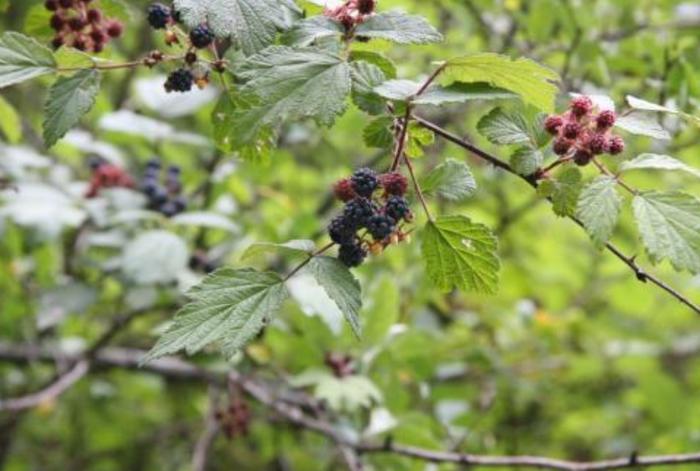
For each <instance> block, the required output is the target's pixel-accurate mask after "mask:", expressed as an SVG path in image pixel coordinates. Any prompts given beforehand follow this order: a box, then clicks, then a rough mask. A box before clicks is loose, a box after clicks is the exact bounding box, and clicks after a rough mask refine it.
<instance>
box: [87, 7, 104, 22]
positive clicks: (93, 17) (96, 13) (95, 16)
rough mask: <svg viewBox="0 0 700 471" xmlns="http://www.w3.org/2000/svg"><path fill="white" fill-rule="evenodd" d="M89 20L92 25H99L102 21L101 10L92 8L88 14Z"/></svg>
mask: <svg viewBox="0 0 700 471" xmlns="http://www.w3.org/2000/svg"><path fill="white" fill-rule="evenodd" d="M87 19H88V21H89V22H90V23H99V21H100V20H101V19H102V13H101V12H100V10H97V9H95V8H91V9H90V10H88V12H87Z"/></svg>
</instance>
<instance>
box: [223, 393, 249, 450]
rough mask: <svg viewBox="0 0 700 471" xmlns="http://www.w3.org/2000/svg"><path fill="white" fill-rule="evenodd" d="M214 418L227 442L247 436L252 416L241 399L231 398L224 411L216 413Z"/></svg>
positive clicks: (246, 404)
mask: <svg viewBox="0 0 700 471" xmlns="http://www.w3.org/2000/svg"><path fill="white" fill-rule="evenodd" d="M215 417H216V420H217V421H218V422H219V425H220V426H221V429H222V430H223V431H224V433H225V434H226V437H227V438H228V439H229V440H230V439H232V438H236V437H238V436H242V435H247V434H248V429H249V428H250V421H251V419H252V414H251V412H250V407H249V406H248V403H246V402H245V401H244V400H243V399H240V398H232V399H231V401H230V403H229V406H228V407H227V408H226V409H224V410H219V411H216V414H215Z"/></svg>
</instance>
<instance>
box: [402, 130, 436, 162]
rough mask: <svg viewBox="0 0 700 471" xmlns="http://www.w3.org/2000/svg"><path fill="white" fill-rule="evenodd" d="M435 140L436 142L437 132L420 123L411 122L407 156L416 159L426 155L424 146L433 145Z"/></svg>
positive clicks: (405, 150)
mask: <svg viewBox="0 0 700 471" xmlns="http://www.w3.org/2000/svg"><path fill="white" fill-rule="evenodd" d="M433 142H435V133H433V132H432V131H431V130H429V129H426V128H424V127H422V126H421V125H419V124H418V123H410V124H409V127H408V139H407V140H406V148H405V149H404V152H405V153H406V155H407V156H409V157H411V158H414V159H417V158H419V157H423V155H425V152H424V151H423V148H424V147H427V146H429V145H431V144H432V143H433Z"/></svg>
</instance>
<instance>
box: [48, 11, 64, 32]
mask: <svg viewBox="0 0 700 471" xmlns="http://www.w3.org/2000/svg"><path fill="white" fill-rule="evenodd" d="M49 25H50V26H51V28H52V29H54V30H56V31H60V30H62V29H63V27H64V26H65V25H66V21H65V20H64V19H63V17H62V16H61V15H59V14H58V13H54V14H53V15H51V19H50V20H49Z"/></svg>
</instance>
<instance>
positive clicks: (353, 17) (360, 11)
mask: <svg viewBox="0 0 700 471" xmlns="http://www.w3.org/2000/svg"><path fill="white" fill-rule="evenodd" d="M376 8H377V0H347V1H346V2H345V3H344V4H342V5H340V6H337V7H334V8H329V7H326V10H325V11H324V15H325V16H327V17H328V18H332V19H334V20H335V21H337V22H339V23H340V24H342V25H343V26H344V27H345V30H346V31H351V30H352V29H353V28H355V27H356V26H357V25H359V24H361V23H362V22H364V21H365V19H366V18H367V17H368V16H370V15H372V14H373V13H374V10H375V9H376Z"/></svg>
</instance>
